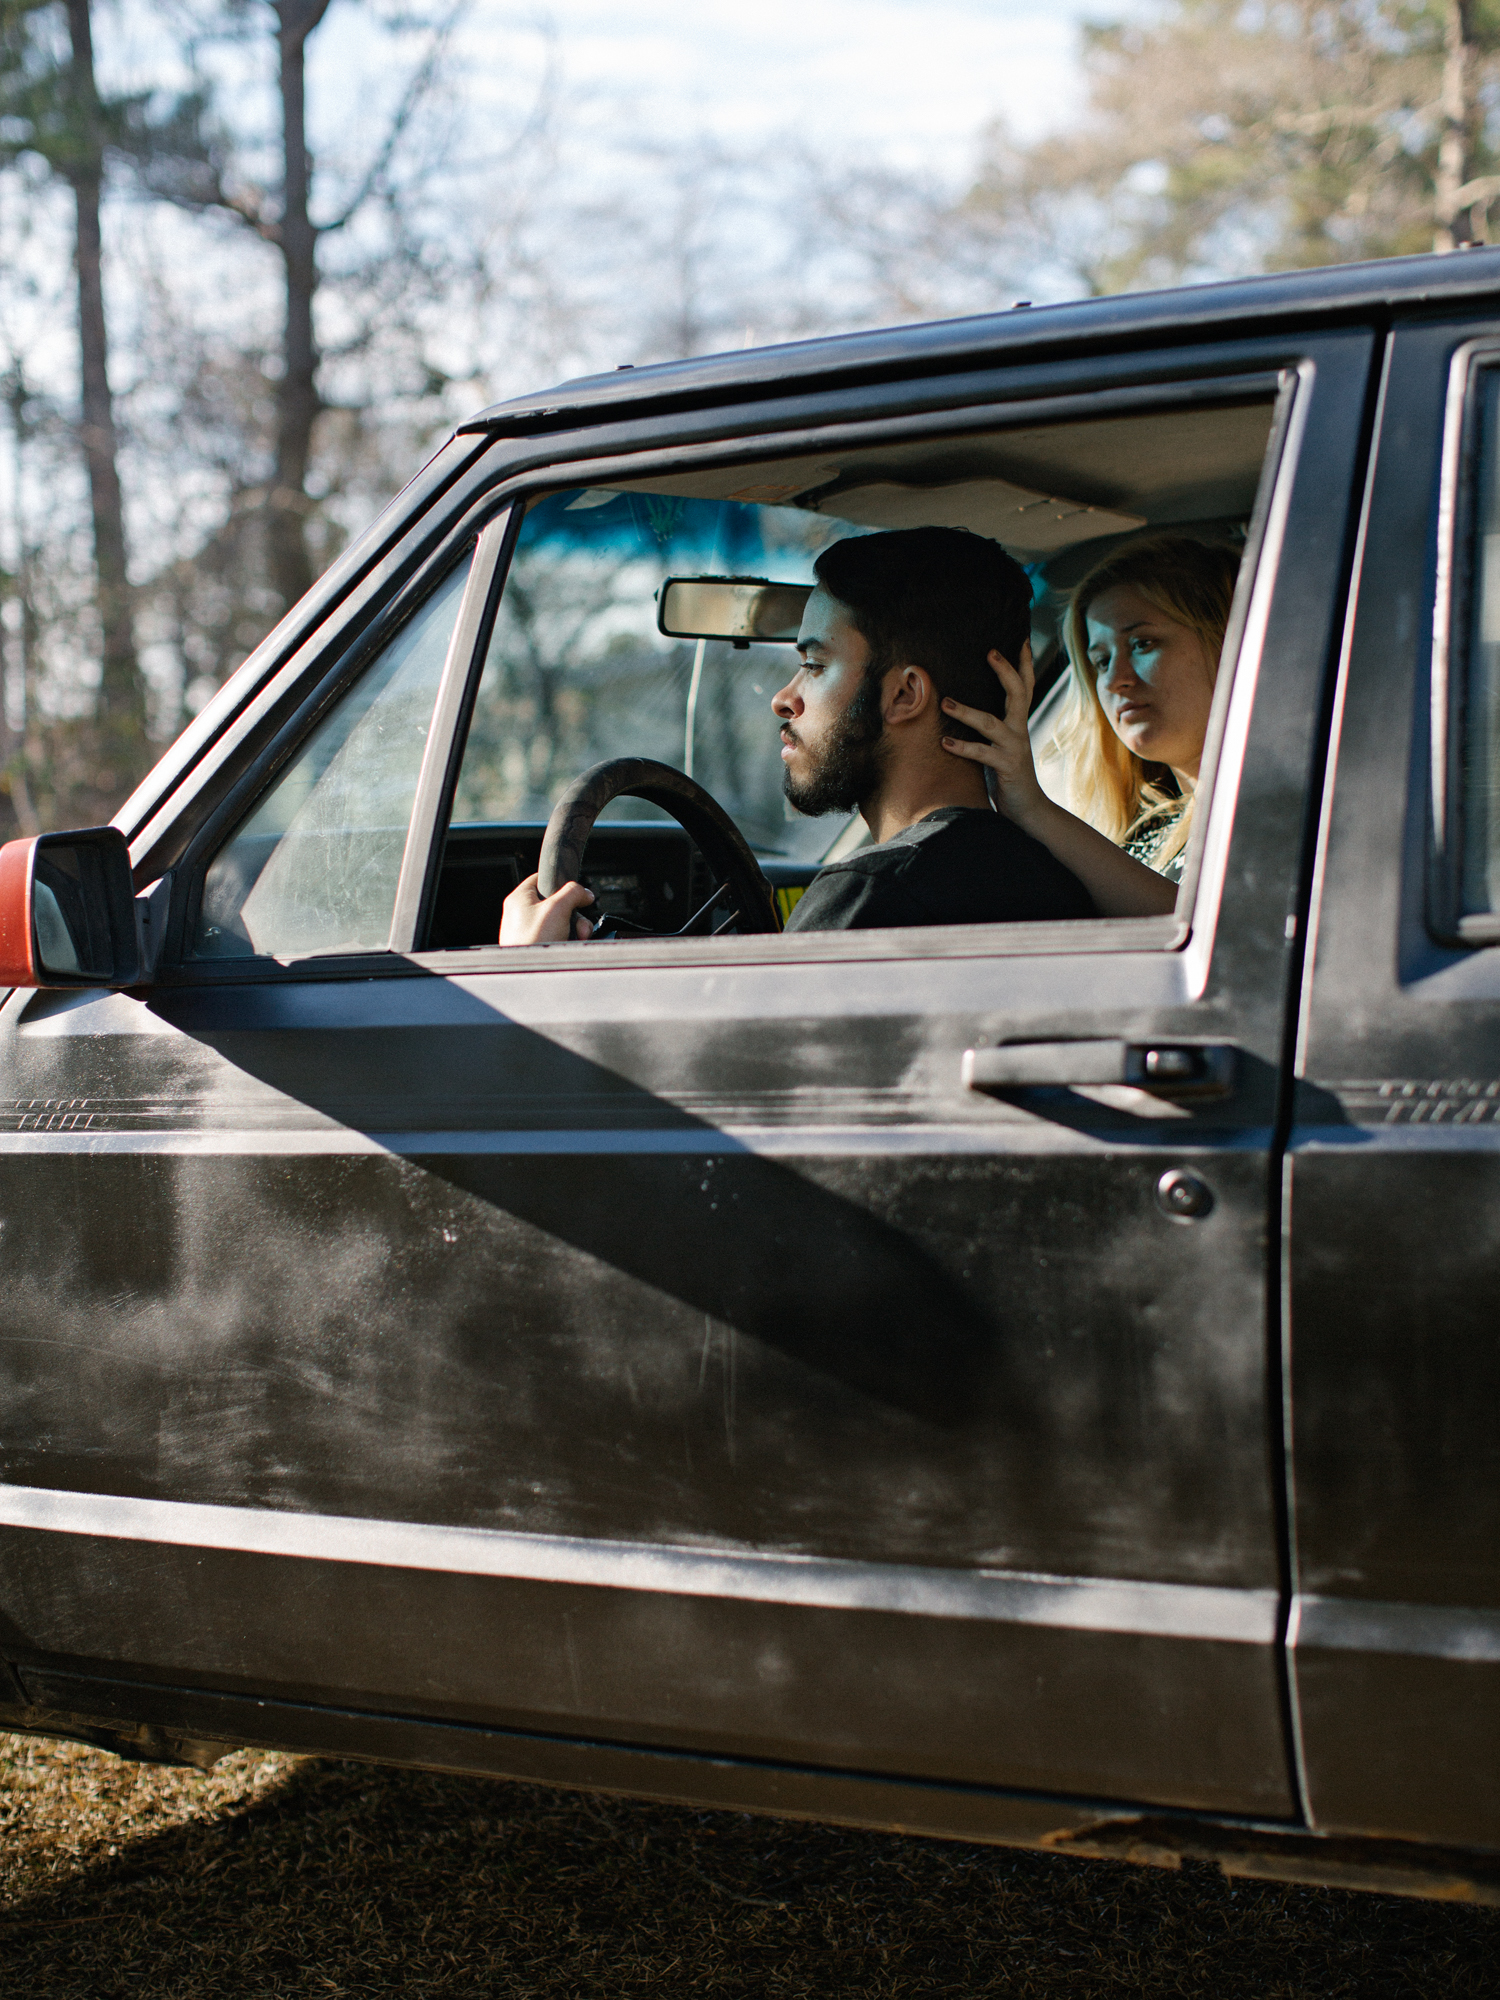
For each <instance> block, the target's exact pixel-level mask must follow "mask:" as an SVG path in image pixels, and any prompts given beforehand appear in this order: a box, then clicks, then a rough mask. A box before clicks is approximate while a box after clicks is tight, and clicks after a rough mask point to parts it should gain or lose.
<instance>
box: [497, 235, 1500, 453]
mask: <svg viewBox="0 0 1500 2000" xmlns="http://www.w3.org/2000/svg"><path fill="white" fill-rule="evenodd" d="M1486 297H1488V298H1490V299H1493V300H1494V302H1495V303H1496V305H1497V306H1500V247H1497V248H1494V249H1489V248H1480V249H1471V250H1464V251H1461V252H1450V253H1448V254H1447V255H1443V256H1438V255H1433V254H1428V255H1424V256H1420V257H1389V258H1385V259H1382V260H1380V261H1378V262H1371V263H1363V264H1334V265H1324V266H1322V267H1320V268H1318V269H1316V270H1310V271H1284V272H1277V273H1274V274H1272V275H1271V276H1269V277H1261V278H1236V279H1231V280H1228V281H1225V282H1223V283H1219V284H1212V285H1182V286H1177V287H1174V288H1173V289H1171V290H1166V291H1156V292H1123V293H1116V294H1112V295H1111V296H1109V297H1107V298H1097V299H1079V300H1076V301H1073V302H1071V303H1069V304H1066V305H1047V306H1029V305H1027V306H1022V305H1019V304H1018V305H1016V306H1012V307H1011V308H1010V309H1009V310H1008V311H1005V312H997V313H983V314H975V315H973V316H972V317H969V318H965V319H949V320H933V321H928V322H925V323H923V324H919V325H914V326H897V327H886V328H882V329H880V330H878V331H875V332H871V333H846V334H833V335H828V336H826V337H824V338H822V339H818V340H795V341H788V342H786V343H785V344H784V345H781V346H776V347H759V348H745V349H737V350H733V351H730V352H727V353H723V354H705V355H701V356H699V357H697V358H696V359H694V360H691V361H666V362H653V363H649V364H645V365H642V366H640V367H635V366H632V365H630V364H628V363H627V364H625V365H623V366H621V367H620V368H617V369H614V370H613V371H611V372H610V373H608V374H604V375H580V376H578V377H576V378H574V379H573V380H570V381H565V382H561V383H559V384H558V385H557V386H556V387H554V388H551V389H547V390H543V391H540V392H538V393H536V394H533V395H529V396H519V397H516V398H514V399H513V400H511V401H509V402H504V403H495V404H492V405H491V407H490V408H489V409H487V410H481V411H480V412H479V413H478V415H477V416H474V417H471V418H469V419H468V421H467V422H465V423H463V424H461V425H460V426H459V427H458V429H459V432H460V434H462V433H464V432H471V433H472V432H487V433H489V434H490V435H492V436H504V435H507V434H509V435H527V436H535V435H537V434H539V433H542V432H545V431H548V430H563V429H573V428H575V427H577V426H578V425H580V424H586V423H588V422H590V421H594V422H600V423H609V422H618V421H622V420H628V419H631V418H637V417H644V416H648V415H653V414H655V413H657V412H661V413H662V414H665V413H666V412H668V411H670V410H674V409H682V408H688V407H692V406H694V405H707V404H713V403H719V402H724V403H733V402H737V401H749V400H756V399H758V398H760V397H762V396H764V395H766V394H767V393H768V392H771V391H780V392H783V393H784V392H786V391H787V390H788V389H789V388H791V387H793V386H794V385H795V387H796V388H798V389H801V390H802V391H804V392H805V391H807V390H809V389H815V388H817V387H820V386H824V385H827V386H829V387H832V386H833V385H834V384H839V385H849V384H850V383H852V382H857V381H861V380H864V381H869V380H878V379H879V378H880V377H881V376H882V375H884V374H886V373H888V372H893V371H895V370H898V369H899V370H900V371H901V372H902V373H905V372H907V371H908V370H909V369H910V368H911V366H912V364H913V363H914V362H915V363H918V364H926V365H927V366H929V367H931V368H932V369H933V370H934V371H935V372H939V373H940V372H942V371H943V370H944V369H945V368H954V369H959V368H963V367H966V366H972V365H973V364H974V363H975V361H976V360H979V359H981V358H983V357H987V356H991V355H993V354H994V353H995V352H996V350H1003V351H1004V353H1005V355H1006V357H1007V359H1021V358H1023V357H1027V356H1030V357H1032V358H1035V359H1041V358H1042V355H1043V353H1044V352H1047V353H1052V352H1059V351H1063V350H1066V349H1068V348H1072V347H1079V346H1084V347H1093V346H1100V347H1104V346H1114V345H1116V344H1117V343H1120V342H1126V341H1128V342H1130V343H1131V344H1134V343H1136V342H1138V341H1139V340H1141V339H1142V338H1160V339H1180V338H1181V337H1182V336H1183V335H1185V334H1186V335H1194V336H1210V337H1211V336H1212V335H1214V334H1215V333H1219V334H1223V335H1228V334H1244V333H1246V332H1248V331H1251V330H1254V331H1256V332H1270V331H1274V330H1275V329H1276V328H1278V327H1283V326H1284V327H1290V326H1293V325H1303V324H1306V323H1307V322H1308V321H1309V320H1312V321H1328V322H1330V323H1337V322H1339V321H1341V320H1345V319H1362V320H1368V319H1369V318H1370V317H1371V316H1372V314H1374V315H1383V314H1388V313H1391V312H1394V311H1396V310H1398V309H1401V308H1412V307H1420V306H1443V305H1449V304H1451V305H1458V304H1460V303H1463V302H1465V301H1470V300H1475V299H1481V298H1486Z"/></svg>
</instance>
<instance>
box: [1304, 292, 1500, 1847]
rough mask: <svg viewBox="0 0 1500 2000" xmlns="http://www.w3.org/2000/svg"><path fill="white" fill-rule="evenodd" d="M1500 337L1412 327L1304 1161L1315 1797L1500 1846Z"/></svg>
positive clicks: (1337, 841)
mask: <svg viewBox="0 0 1500 2000" xmlns="http://www.w3.org/2000/svg"><path fill="white" fill-rule="evenodd" d="M1497 368H1500V321H1493V320H1492V321H1480V322H1479V323H1477V324H1476V323H1474V322H1473V321H1472V320H1470V321H1464V322H1457V323H1456V322H1454V321H1452V320H1444V321H1440V322H1438V323H1437V324H1433V325H1427V326H1422V325H1413V326H1407V327H1405V328H1403V329H1401V330H1400V331H1398V332H1397V334H1396V335H1395V337H1394V339H1393V342H1392V348H1391V356H1390V362H1389V372H1388V379H1387V382H1386V385H1385V389H1384V395H1383V414H1382V419H1381V424H1380V432H1379V439H1378V445H1377V456H1376V462H1375V470H1374V476H1373V482H1372V488H1371V499H1370V511H1369V520H1368V531H1367V536H1366V539H1365V545H1364V554H1363V560H1362V562H1361V564H1360V574H1359V584H1358V610H1357V617H1356V619H1355V622H1354V625H1353V630H1352V636H1351V642H1350V645H1349V650H1348V657H1347V661H1346V663H1345V667H1344V670H1343V675H1342V680H1341V686H1340V690H1339V696H1338V703H1339V707H1338V716H1339V721H1338V726H1337V737H1336V756H1335V766H1334V775H1333V783H1332V787H1331V791H1330V794H1329V799H1328V805H1327V812H1326V817H1325V823H1324V826H1323V829H1322V834H1321V840H1320V853H1319V862H1318V876H1317V882H1318V889H1317V897H1316V906H1315V911H1314V920H1315V925H1316V930H1315V936H1314V939H1313V955H1312V956H1311V957H1310V959H1309V969H1310V977H1309V980H1308V983H1307V987H1306V990H1305V994H1304V1001H1303V1018H1302V1026H1301V1034H1300V1042H1299V1053H1298V1061H1297V1067H1298V1081H1297V1094H1296V1124H1295V1128H1294V1131H1293V1134H1292V1144H1291V1152H1290V1159H1289V1168H1288V1179H1289V1219H1290V1236H1289V1239H1288V1240H1289V1251H1290V1260H1289V1272H1288V1275H1289V1287H1290V1305H1291V1309H1290V1320H1289V1338H1290V1347H1289V1356H1290V1381H1291V1387H1292V1437H1293V1440H1294V1448H1293V1492H1294V1495H1295V1506H1294V1527H1295V1562H1296V1591H1297V1595H1296V1600H1295V1608H1294V1612H1293V1621H1292V1635H1291V1636H1292V1642H1293V1658H1294V1662H1295V1669H1294V1686H1295V1691H1296V1701H1297V1713H1298V1718H1299V1730H1300V1744H1301V1763H1302V1773H1303V1783H1304V1785H1305V1788H1306V1797H1307V1806H1308V1811H1309V1814H1310V1816H1311V1818H1312V1819H1313V1821H1314V1823H1315V1824H1316V1825H1317V1826H1319V1827H1320V1828H1325V1829H1327V1830H1329V1831H1340V1830H1344V1831H1371V1832H1374V1831H1379V1832H1383V1833H1397V1834H1405V1835H1408V1836H1411V1837H1415V1838H1421V1839H1433V1840H1449V1841H1457V1842H1474V1843H1483V1842H1489V1843H1493V1842H1494V1841H1495V1840H1496V1839H1497V1838H1500V1807H1497V1801H1496V1795H1495V1786H1494V1771H1495V1760H1496V1755H1497V1751H1500V1427H1497V1416H1500V1345H1497V1342H1496V1336H1495V1296H1496V1280H1497V1218H1500V1150H1497V1137H1496V1135H1497V1129H1500V1128H1497V1127H1496V1124H1495V1122H1494V1121H1495V1107H1496V1104H1497V1102H1500V921H1497V917H1496V914H1495V910H1496V905H1495V900H1494V895H1493V890H1492V881H1493V870H1494V862H1493V856H1494V853H1495V844H1494V843H1495V833H1494V826H1495V820H1494V809H1495V808H1494V801H1495V798H1496V796H1497V770H1500V766H1497V762H1496V754H1497V753H1496V744H1497V736H1496V729H1495V713H1496V711H1495V690H1496V681H1495V666H1494V660H1495V653H1494V647H1495V638H1496V634H1497V632H1500V598H1497V595H1496V591H1497V583H1500V572H1497V570H1496V568H1495V565H1494V561H1493V558H1494V554H1495V551H1496V549H1497V547H1500V542H1497V540H1496V528H1497V524H1500V509H1497V503H1496V491H1497V466H1500V460H1497V456H1496V434H1495V409H1496V384H1497V381H1500V376H1497V373H1496V370H1497Z"/></svg>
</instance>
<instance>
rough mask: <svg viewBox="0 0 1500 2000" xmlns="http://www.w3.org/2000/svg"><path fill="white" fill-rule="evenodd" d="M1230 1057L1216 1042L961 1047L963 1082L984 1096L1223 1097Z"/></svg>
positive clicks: (1229, 1084) (1230, 1083)
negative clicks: (1124, 1089) (1112, 1091)
mask: <svg viewBox="0 0 1500 2000" xmlns="http://www.w3.org/2000/svg"><path fill="white" fill-rule="evenodd" d="M1236 1054H1237V1051H1236V1050H1235V1049H1233V1048H1231V1047H1228V1046H1226V1045H1225V1044H1224V1043H1222V1042H1220V1043H1207V1042H1103V1041H1100V1042H1003V1043H1002V1044H1001V1045H1000V1046H999V1047H998V1048H993V1049H965V1051H964V1059H963V1081H964V1087H965V1088H966V1089H968V1090H981V1091H984V1092H986V1093H987V1094H989V1095H990V1096H1004V1095H1005V1094H1006V1093H1008V1092H1010V1091H1013V1090H1034V1089H1037V1088H1039V1087H1047V1086H1052V1087H1054V1088H1056V1087H1062V1088H1067V1087H1069V1086H1070V1085H1077V1084H1099V1083H1125V1084H1133V1085H1134V1086H1135V1088H1136V1089H1137V1090H1149V1091H1152V1092H1153V1093H1154V1094H1156V1095H1157V1096H1159V1097H1224V1096H1227V1095H1228V1093H1229V1092H1230V1091H1231V1090H1232V1089H1233V1088H1234V1074H1235V1057H1236Z"/></svg>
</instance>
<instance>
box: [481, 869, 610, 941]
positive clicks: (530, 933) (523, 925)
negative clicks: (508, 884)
mask: <svg viewBox="0 0 1500 2000" xmlns="http://www.w3.org/2000/svg"><path fill="white" fill-rule="evenodd" d="M593 900H594V892H593V890H592V889H585V888H584V886H583V884H582V883H581V882H564V883H563V885H562V887H561V888H560V889H558V890H556V891H555V892H554V893H553V894H552V895H550V896H544V895H542V894H541V893H540V891H539V890H538V888H537V878H536V876H535V875H528V876H527V877H526V880H525V881H524V882H518V883H517V884H516V886H515V888H514V889H512V890H511V892H510V894H509V895H508V896H507V897H506V899H505V901H504V902H503V903H502V904H501V906H500V942H501V944H566V943H567V942H568V940H569V938H576V939H577V940H578V942H579V943H580V944H582V943H583V941H584V940H585V939H586V938H590V937H592V936H593V934H594V926H593V925H592V924H591V923H590V922H589V920H588V918H587V917H581V916H579V915H578V912H579V911H580V910H583V909H586V908H587V907H588V905H589V904H590V903H592V902H593Z"/></svg>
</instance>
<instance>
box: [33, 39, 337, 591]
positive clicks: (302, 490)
mask: <svg viewBox="0 0 1500 2000" xmlns="http://www.w3.org/2000/svg"><path fill="white" fill-rule="evenodd" d="M71 4H76V0H71ZM328 6H329V0H275V7H276V23H277V30H276V38H277V43H278V47H279V51H280V56H281V120H282V146H283V157H284V168H283V173H284V180H283V192H282V202H281V223H280V227H279V230H278V233H277V240H278V244H279V247H280V250H281V256H282V262H283V264H284V265H285V267H286V331H285V335H284V338H283V342H282V365H281V382H280V384H279V386H278V389H277V396H276V481H275V486H274V489H273V491H272V494H271V506H270V520H269V529H268V533H269V542H270V551H269V553H270V569H271V585H272V588H273V589H274V590H275V592H276V594H277V596H278V597H279V598H280V599H281V602H282V605H283V608H284V609H286V610H290V609H291V607H292V606H293V605H294V604H295V603H296V602H297V600H298V598H300V597H302V596H303V595H304V594H305V592H306V591H307V590H308V589H309V588H310V587H311V584H312V580H313V573H312V557H311V554H310V553H309V550H308V546H307V516H308V499H307V468H308V463H309V460H310V458H311V455H312V435H313V426H314V425H315V424H316V422H317V420H318V414H319V411H320V410H321V409H322V401H321V399H320V397H319V395H318V379H317V378H318V351H317V347H316V345H315V344H314V340H313V297H314V294H315V293H316V291H317V289H318V232H317V229H316V228H315V226H314V225H313V222H312V220H311V218H310V216H309V214H308V192H309V185H310V182H311V179H312V160H311V157H310V155H309V153H308V148H307V107H306V59H305V58H306V48H307V38H308V36H309V35H310V34H311V33H312V31H313V29H314V28H316V27H317V25H318V23H319V22H320V21H321V20H322V18H323V16H324V14H326V13H327V11H328Z"/></svg>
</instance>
